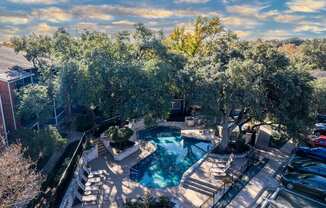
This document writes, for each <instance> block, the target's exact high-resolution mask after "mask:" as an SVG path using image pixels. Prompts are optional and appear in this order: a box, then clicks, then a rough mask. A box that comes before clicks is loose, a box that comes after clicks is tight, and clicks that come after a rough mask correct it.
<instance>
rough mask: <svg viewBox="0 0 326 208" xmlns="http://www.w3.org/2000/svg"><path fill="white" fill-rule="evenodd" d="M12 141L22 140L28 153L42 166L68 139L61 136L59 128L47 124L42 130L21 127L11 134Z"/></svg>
mask: <svg viewBox="0 0 326 208" xmlns="http://www.w3.org/2000/svg"><path fill="white" fill-rule="evenodd" d="M9 140H10V142H11V143H16V142H21V143H22V145H23V147H24V148H25V149H26V154H27V156H29V157H30V158H31V159H33V160H34V161H36V160H37V161H38V162H37V166H38V167H39V168H41V167H42V166H43V165H44V164H45V163H46V162H47V160H48V159H49V157H50V156H51V155H52V154H53V153H54V152H55V151H56V150H57V149H58V148H60V147H61V146H62V145H64V144H66V143H67V140H66V139H65V138H63V137H62V136H61V134H60V133H59V131H58V129H57V128H56V127H53V126H47V127H45V128H43V129H40V130H38V131H37V130H33V129H26V128H21V129H17V130H16V131H15V132H13V133H12V134H11V135H10V138H9Z"/></svg>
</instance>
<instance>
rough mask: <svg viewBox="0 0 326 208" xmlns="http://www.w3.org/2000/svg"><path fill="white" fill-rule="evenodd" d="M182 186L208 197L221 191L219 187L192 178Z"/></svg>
mask: <svg viewBox="0 0 326 208" xmlns="http://www.w3.org/2000/svg"><path fill="white" fill-rule="evenodd" d="M182 186H183V187H185V188H188V189H191V190H193V191H196V192H199V193H202V194H204V195H207V196H213V195H214V193H215V192H216V191H217V190H218V189H219V187H218V186H214V185H212V184H210V183H207V182H205V181H202V180H198V179H194V178H190V177H188V178H187V179H186V180H184V181H183V183H182Z"/></svg>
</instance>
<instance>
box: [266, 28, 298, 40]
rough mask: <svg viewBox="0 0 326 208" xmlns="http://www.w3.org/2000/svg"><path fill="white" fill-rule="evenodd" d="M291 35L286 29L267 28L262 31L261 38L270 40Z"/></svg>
mask: <svg viewBox="0 0 326 208" xmlns="http://www.w3.org/2000/svg"><path fill="white" fill-rule="evenodd" d="M292 36H293V34H292V33H291V32H289V31H287V30H267V31H264V32H263V34H262V36H261V38H263V39H267V40H272V39H287V38H290V37H292Z"/></svg>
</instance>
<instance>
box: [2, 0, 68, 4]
mask: <svg viewBox="0 0 326 208" xmlns="http://www.w3.org/2000/svg"><path fill="white" fill-rule="evenodd" d="M7 1H8V2H11V3H16V4H48V5H50V4H57V3H63V2H66V1H67V0H7Z"/></svg>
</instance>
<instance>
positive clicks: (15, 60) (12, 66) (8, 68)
mask: <svg viewBox="0 0 326 208" xmlns="http://www.w3.org/2000/svg"><path fill="white" fill-rule="evenodd" d="M32 68H34V67H33V65H32V64H31V63H30V62H29V61H27V59H26V58H25V57H24V56H23V55H22V54H21V53H20V54H17V53H16V52H15V51H14V49H12V48H9V47H6V46H0V80H4V81H12V80H15V79H20V78H23V77H28V76H31V75H33V74H32V73H30V72H27V71H25V70H27V69H32Z"/></svg>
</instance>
